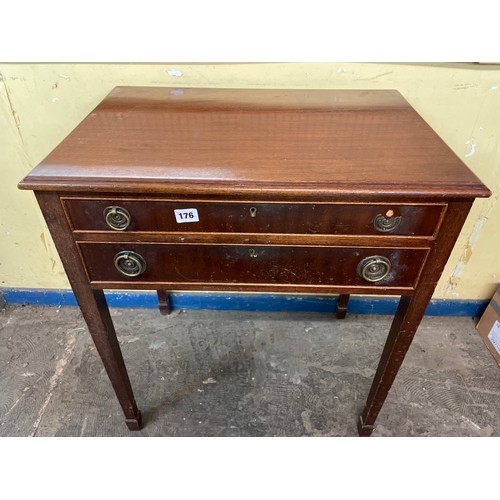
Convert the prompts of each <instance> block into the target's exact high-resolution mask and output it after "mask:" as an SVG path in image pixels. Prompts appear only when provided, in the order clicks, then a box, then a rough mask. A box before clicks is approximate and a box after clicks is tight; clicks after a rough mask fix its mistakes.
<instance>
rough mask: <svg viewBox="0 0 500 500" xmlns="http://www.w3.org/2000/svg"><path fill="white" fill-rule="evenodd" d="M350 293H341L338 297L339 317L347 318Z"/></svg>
mask: <svg viewBox="0 0 500 500" xmlns="http://www.w3.org/2000/svg"><path fill="white" fill-rule="evenodd" d="M349 297H350V295H349V294H348V293H341V294H340V295H339V298H338V299H337V319H345V317H346V315H347V304H348V303H349Z"/></svg>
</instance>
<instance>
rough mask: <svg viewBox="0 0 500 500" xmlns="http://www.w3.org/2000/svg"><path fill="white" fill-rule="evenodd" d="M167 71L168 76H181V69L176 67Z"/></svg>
mask: <svg viewBox="0 0 500 500" xmlns="http://www.w3.org/2000/svg"><path fill="white" fill-rule="evenodd" d="M167 73H168V74H169V75H170V76H182V74H183V73H182V71H179V70H178V69H167Z"/></svg>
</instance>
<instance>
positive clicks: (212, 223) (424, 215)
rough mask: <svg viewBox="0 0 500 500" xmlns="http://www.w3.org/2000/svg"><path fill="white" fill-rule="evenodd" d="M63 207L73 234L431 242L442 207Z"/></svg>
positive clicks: (146, 203) (155, 203)
mask: <svg viewBox="0 0 500 500" xmlns="http://www.w3.org/2000/svg"><path fill="white" fill-rule="evenodd" d="M64 204H65V206H66V209H67V212H68V214H69V217H70V220H71V224H72V226H73V229H74V230H85V231H157V232H183V233H186V232H215V233H282V234H333V235H336V234H346V235H399V236H433V235H434V233H435V231H436V227H437V224H438V221H439V219H440V216H441V214H442V212H443V210H444V207H445V205H440V204H427V205H425V204H413V205H409V204H408V205H406V204H378V205H368V204H357V203H353V204H347V203H342V204H341V203H332V204H321V203H269V202H267V203H244V202H219V201H213V202H210V201H160V200H124V199H115V200H113V199H106V200H104V199H78V198H64ZM176 212H177V217H176ZM113 226H114V227H113Z"/></svg>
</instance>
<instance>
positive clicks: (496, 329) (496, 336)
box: [488, 321, 500, 354]
mask: <svg viewBox="0 0 500 500" xmlns="http://www.w3.org/2000/svg"><path fill="white" fill-rule="evenodd" d="M488 338H489V339H490V342H491V343H492V344H493V347H494V348H495V349H496V350H497V352H498V354H500V323H499V322H498V321H495V324H494V325H493V327H492V329H491V330H490V333H488Z"/></svg>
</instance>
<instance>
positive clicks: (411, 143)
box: [19, 87, 491, 198]
mask: <svg viewBox="0 0 500 500" xmlns="http://www.w3.org/2000/svg"><path fill="white" fill-rule="evenodd" d="M19 187H21V188H24V189H37V190H57V191H81V190H88V189H89V187H91V189H93V190H98V191H106V192H134V191H140V192H141V193H166V192H169V193H173V192H174V193H184V194H186V193H192V194H195V193H203V192H218V193H224V192H231V193H240V194H241V193H243V194H244V193H249V194H250V193H254V194H256V193H261V194H262V193H271V194H272V193H287V192H293V193H296V194H300V195H303V196H313V195H314V194H318V193H322V194H326V195H332V196H336V197H341V198H342V197H346V198H348V197H352V196H358V197H363V196H373V195H374V194H376V195H387V196H400V197H417V198H418V197H422V198H429V197H431V198H449V197H456V198H473V197H487V196H489V195H490V194H491V193H490V191H489V190H488V189H487V188H486V187H485V186H484V185H483V184H482V182H481V181H480V180H479V179H478V178H477V177H476V176H475V175H474V174H473V173H472V172H471V171H470V170H469V169H468V168H467V166H466V165H465V164H464V163H463V162H462V161H461V160H460V159H459V158H458V157H457V156H456V155H455V154H454V153H453V151H452V150H451V149H450V148H449V147H448V146H447V145H446V144H445V143H444V142H443V141H442V140H441V139H440V137H439V136H438V135H437V134H436V133H435V132H434V131H433V130H432V129H431V128H430V127H429V125H427V123H426V122H425V121H424V120H423V119H422V118H421V117H420V116H419V115H418V113H417V112H416V111H415V110H414V109H413V108H412V107H411V106H410V105H409V104H408V102H407V101H406V100H405V99H404V98H403V97H402V96H401V95H400V94H399V93H398V92H397V91H395V90H261V89H259V90H249V89H190V88H183V89H180V88H166V87H116V88H115V89H114V90H113V91H112V92H111V93H110V94H109V95H108V96H107V97H106V98H105V99H104V100H103V102H102V103H101V104H99V105H98V106H97V108H96V109H94V110H93V111H92V112H91V113H90V114H89V115H88V116H87V117H86V118H85V119H84V120H83V121H82V122H81V123H80V124H79V125H78V126H77V127H76V128H75V130H74V131H73V132H71V133H70V134H69V136H68V137H67V138H66V139H65V140H64V141H63V142H62V143H61V144H60V145H59V146H57V147H56V148H55V149H54V151H52V153H50V154H49V155H48V156H47V158H45V160H43V161H42V163H41V164H40V165H38V166H37V167H36V168H35V169H34V170H33V171H32V172H31V173H30V174H29V175H28V176H27V177H26V178H25V179H24V180H23V181H22V182H21V183H20V185H19Z"/></svg>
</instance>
